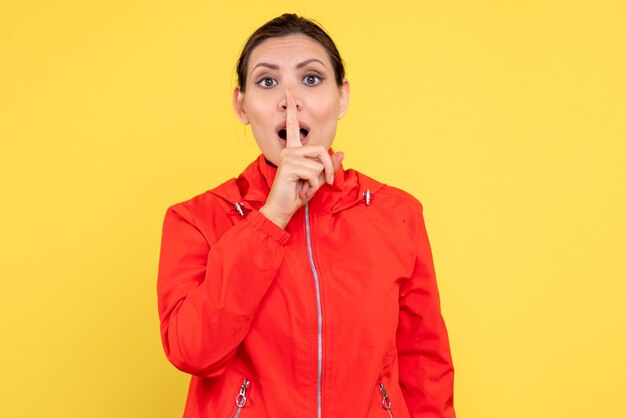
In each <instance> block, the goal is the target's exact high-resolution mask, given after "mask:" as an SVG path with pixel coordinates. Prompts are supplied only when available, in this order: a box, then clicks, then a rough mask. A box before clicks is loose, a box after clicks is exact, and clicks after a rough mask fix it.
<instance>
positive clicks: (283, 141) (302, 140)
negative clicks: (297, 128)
mask: <svg viewBox="0 0 626 418" xmlns="http://www.w3.org/2000/svg"><path fill="white" fill-rule="evenodd" d="M276 138H277V139H278V141H279V142H280V143H281V145H283V146H285V147H286V146H287V140H286V139H282V138H281V137H279V136H278V135H276ZM300 143H301V144H302V145H306V144H308V143H309V135H307V136H305V137H302V134H301V135H300Z"/></svg>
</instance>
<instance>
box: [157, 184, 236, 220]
mask: <svg viewBox="0 0 626 418" xmlns="http://www.w3.org/2000/svg"><path fill="white" fill-rule="evenodd" d="M236 181H237V179H235V178H231V179H229V180H227V181H225V182H223V183H222V184H220V185H218V186H216V187H213V188H210V189H208V190H205V191H204V192H202V193H199V194H196V195H195V196H192V197H190V198H187V199H184V200H181V201H178V202H176V203H173V204H171V205H170V206H169V207H168V210H171V211H175V212H181V211H182V212H188V213H189V214H191V215H192V216H194V217H196V216H206V215H208V214H210V213H211V212H215V211H219V212H225V211H226V212H227V211H229V210H230V209H233V210H236V208H235V206H234V204H235V203H236V202H237V201H238V199H237V196H238V195H239V189H238V188H237V184H236Z"/></svg>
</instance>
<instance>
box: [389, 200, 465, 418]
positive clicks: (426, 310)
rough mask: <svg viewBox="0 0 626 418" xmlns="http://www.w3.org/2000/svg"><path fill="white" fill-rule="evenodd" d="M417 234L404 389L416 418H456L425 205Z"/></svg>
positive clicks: (403, 313) (403, 329) (403, 339)
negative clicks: (425, 217) (424, 214)
mask: <svg viewBox="0 0 626 418" xmlns="http://www.w3.org/2000/svg"><path fill="white" fill-rule="evenodd" d="M414 234H415V235H414V236H415V238H414V239H415V240H416V244H417V247H416V248H417V249H416V259H415V266H414V269H413V274H412V275H411V277H410V278H409V280H408V281H407V283H406V286H404V288H402V289H401V292H400V317H399V322H398V330H397V337H396V339H397V342H396V343H397V347H398V366H399V374H400V386H401V389H402V393H403V395H404V398H405V401H406V403H407V406H408V408H409V411H410V412H411V416H412V417H420V418H422V417H423V418H426V417H429V418H454V417H455V412H454V406H453V383H454V382H453V381H454V368H453V366H452V358H451V356H450V346H449V343H448V334H447V331H446V326H445V323H444V321H443V317H442V316H441V310H440V305H439V292H438V289H437V282H436V279H435V270H434V266H433V260H432V254H431V250H430V244H429V242H428V236H427V234H426V228H425V226H424V219H423V215H422V211H421V206H420V211H419V215H418V220H417V223H416V231H415V233H414Z"/></svg>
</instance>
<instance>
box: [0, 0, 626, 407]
mask: <svg viewBox="0 0 626 418" xmlns="http://www.w3.org/2000/svg"><path fill="white" fill-rule="evenodd" d="M284 11H295V12H298V13H301V14H303V15H305V16H308V17H312V18H315V19H318V20H319V21H320V22H321V23H322V24H323V25H324V26H325V27H326V29H327V30H328V31H329V32H330V33H331V35H332V36H333V37H334V38H335V40H336V42H337V44H338V46H339V48H340V50H341V51H342V53H343V54H344V59H345V61H346V63H347V71H348V78H349V80H350V81H351V85H352V97H351V104H350V109H349V111H348V115H347V116H346V117H345V119H344V120H343V121H342V122H341V124H340V128H339V133H338V136H337V139H336V142H335V148H336V149H338V150H342V151H344V152H345V153H346V160H345V165H346V166H348V167H354V168H357V169H360V170H362V171H364V172H365V173H367V174H369V175H371V176H373V177H375V178H378V179H380V180H382V181H384V182H387V183H389V184H392V185H395V186H399V187H402V188H404V189H406V190H408V191H409V192H411V193H413V194H414V195H415V196H417V197H418V198H419V199H420V200H421V201H422V203H423V204H424V206H425V214H426V220H427V224H428V228H429V233H430V237H431V241H432V245H433V250H434V255H435V262H436V265H437V271H438V277H439V284H440V288H441V293H442V299H443V310H444V314H445V316H446V319H447V323H448V327H449V332H450V337H451V341H452V350H453V355H454V360H455V366H456V369H457V378H456V406H457V411H458V415H459V417H464V418H561V417H562V418H595V417H602V418H619V417H625V416H626V404H625V402H624V401H623V399H624V394H623V392H624V389H625V388H626V377H625V374H626V360H625V357H626V356H625V353H626V336H625V330H626V320H625V318H626V308H625V303H624V298H625V297H626V285H625V282H626V238H625V237H626V221H625V220H624V218H625V217H626V29H625V28H626V25H625V24H624V22H626V5H625V3H624V2H623V1H622V0H615V1H602V0H595V1H584V2H583V1H537V0H532V1H517V2H510V1H504V2H496V1H485V0H481V1H465V2H463V1H459V2H448V1H445V2H432V1H428V2H427V1H394V0H390V1H385V2H371V3H367V2H366V3H363V2H336V1H334V0H324V1H317V2H309V1H307V2H294V1H270V2H259V1H242V0H240V1H234V2H230V3H229V2H223V1H219V2H218V1H206V0H205V1H185V2H166V1H147V0H144V1H128V0H125V1H121V0H110V1H106V2H105V1H69V0H57V1H47V2H46V1H34V0H33V1H19V0H12V1H10V0H2V2H1V3H0V196H1V202H0V203H1V205H0V280H1V282H0V416H1V417H7V418H13V417H28V418H31V417H32V418H35V417H37V418H40V417H53V418H57V417H58V418H84V417H95V418H100V417H103V418H104V417H107V418H110V417H115V418H117V417H164V418H165V417H178V416H181V414H182V409H183V403H184V398H185V393H186V385H187V381H188V377H187V376H186V375H184V374H183V373H181V372H178V371H177V370H176V369H175V368H174V367H173V366H171V365H170V364H169V363H168V362H167V360H166V358H165V356H164V354H163V352H162V348H161V343H160V339H159V332H158V318H157V308H156V288H155V287H156V273H157V261H158V250H159V244H160V233H161V223H162V219H163V215H164V213H165V209H166V207H167V206H168V205H170V204H172V203H175V202H178V201H180V200H183V199H186V198H189V197H191V196H194V195H196V194H198V193H200V192H202V191H204V190H206V189H208V188H210V187H213V186H215V185H217V184H219V183H221V182H222V181H224V180H226V179H227V178H230V177H233V176H235V175H236V174H238V173H239V172H240V171H241V170H242V169H243V168H244V167H245V166H246V165H247V164H248V163H249V162H250V161H251V160H252V159H253V158H254V157H255V156H256V155H257V152H258V151H257V149H256V146H255V144H254V139H253V137H252V134H251V131H250V129H249V128H246V129H244V128H243V127H242V126H241V125H240V124H239V122H238V121H237V120H236V119H235V117H234V115H233V114H232V111H231V108H230V97H231V89H232V87H233V83H234V76H233V73H234V71H233V70H234V65H235V61H236V59H237V55H238V52H239V50H240V48H241V46H242V45H243V42H244V41H245V38H246V37H247V36H248V35H249V34H250V33H251V31H252V30H253V29H255V28H256V27H257V26H259V25H260V24H262V23H263V22H265V21H266V20H268V19H270V18H272V17H274V16H276V15H278V14H280V13H282V12H284ZM347 401H348V400H347Z"/></svg>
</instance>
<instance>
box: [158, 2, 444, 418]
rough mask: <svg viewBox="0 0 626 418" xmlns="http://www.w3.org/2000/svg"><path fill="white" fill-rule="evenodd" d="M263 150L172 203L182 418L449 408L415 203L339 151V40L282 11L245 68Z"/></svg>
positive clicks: (399, 416)
mask: <svg viewBox="0 0 626 418" xmlns="http://www.w3.org/2000/svg"><path fill="white" fill-rule="evenodd" d="M237 75H238V85H237V87H236V88H235V91H234V95H233V107H234V109H235V113H236V115H237V117H238V118H239V119H240V120H241V121H242V122H243V123H245V124H250V125H251V126H252V131H253V134H254V138H255V140H256V142H257V144H258V146H259V148H260V150H261V153H262V154H261V155H260V156H259V158H258V159H257V160H256V161H254V162H253V163H252V164H250V166H249V167H248V168H247V169H246V170H245V171H244V172H243V173H242V174H241V175H240V176H239V177H238V178H236V179H232V180H229V181H227V182H226V183H224V184H222V185H221V186H219V187H217V188H215V189H213V190H209V191H207V192H205V193H203V194H201V195H199V196H196V197H194V198H192V199H190V200H187V201H185V202H182V203H179V204H176V205H173V206H172V207H170V208H169V209H168V211H167V213H166V216H165V221H164V226H163V238H162V247H161V259H160V265H159V280H158V297H159V315H160V320H161V334H162V340H163V346H164V348H165V353H166V354H167V357H168V358H169V360H170V361H171V362H172V363H173V364H174V365H175V366H176V367H177V368H179V369H180V370H182V371H185V372H187V373H190V374H192V375H193V377H192V379H191V385H190V388H189V394H188V399H187V405H186V408H185V415H184V416H185V417H188V418H199V417H242V418H245V417H257V418H258V417H277V418H282V417H317V418H321V417H342V418H345V417H351V418H352V417H359V418H360V417H363V418H366V417H384V416H390V417H396V418H408V417H413V418H417V417H424V418H426V417H445V418H451V417H454V416H455V413H454V408H453V402H452V391H453V367H452V361H451V357H450V350H449V345H448V337H447V333H446V328H445V325H444V321H443V319H442V316H441V312H440V308H439V296H438V291H437V285H436V281H435V273H434V269H433V264H432V256H431V252H430V247H429V243H428V238H427V235H426V230H425V227H424V221H423V217H422V207H421V205H420V203H419V202H418V201H417V200H416V199H415V198H413V197H412V196H410V195H409V194H407V193H405V192H403V191H401V190H399V189H396V188H393V187H390V186H386V185H383V184H381V183H379V182H377V181H375V180H373V179H371V178H369V177H367V176H365V175H363V174H361V173H359V172H357V171H355V170H344V169H343V167H342V165H341V161H342V159H343V154H342V153H340V152H333V151H332V150H331V149H330V147H331V145H332V142H333V139H334V137H335V131H336V127H337V120H338V119H340V118H341V117H342V116H343V115H344V114H345V112H346V108H347V105H348V97H349V84H348V81H347V80H346V79H345V77H344V68H343V64H342V61H341V58H340V55H339V52H338V51H337V49H336V47H335V45H334V43H333V41H332V40H331V38H330V37H329V36H328V35H327V34H326V33H325V32H324V31H323V30H322V29H321V28H320V27H319V26H318V25H316V24H315V23H313V22H311V21H310V20H307V19H304V18H301V17H298V16H296V15H291V14H285V15H282V16H280V17H278V18H276V19H274V20H272V21H270V22H268V23H266V24H265V25H263V26H262V27H260V28H259V29H257V31H256V32H254V33H253V34H252V36H251V37H250V39H248V42H247V43H246V45H245V47H244V49H243V51H242V54H241V57H240V59H239V63H238V66H237Z"/></svg>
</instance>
